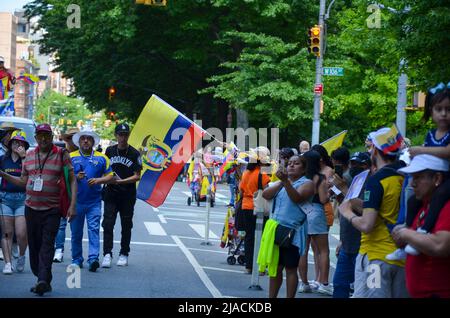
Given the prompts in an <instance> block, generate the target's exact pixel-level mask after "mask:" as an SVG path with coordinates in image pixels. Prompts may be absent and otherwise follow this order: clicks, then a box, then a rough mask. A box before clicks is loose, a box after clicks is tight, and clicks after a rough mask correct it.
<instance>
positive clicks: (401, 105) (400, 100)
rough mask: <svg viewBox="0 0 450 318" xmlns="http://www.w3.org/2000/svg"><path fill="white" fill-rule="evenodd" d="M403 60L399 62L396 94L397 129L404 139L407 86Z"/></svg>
mask: <svg viewBox="0 0 450 318" xmlns="http://www.w3.org/2000/svg"><path fill="white" fill-rule="evenodd" d="M405 64H406V61H405V59H401V60H400V76H399V78H398V93H397V121H396V123H397V128H398V130H399V132H400V133H401V134H402V136H403V137H406V111H405V107H406V100H407V93H406V85H407V84H408V76H407V75H406V74H405V72H403V67H404V66H405Z"/></svg>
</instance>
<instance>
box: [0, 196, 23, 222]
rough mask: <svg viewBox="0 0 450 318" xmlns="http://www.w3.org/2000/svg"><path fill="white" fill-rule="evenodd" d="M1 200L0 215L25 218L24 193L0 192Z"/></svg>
mask: <svg viewBox="0 0 450 318" xmlns="http://www.w3.org/2000/svg"><path fill="white" fill-rule="evenodd" d="M0 198H1V200H2V203H1V208H2V210H1V211H0V215H3V216H12V217H16V216H25V192H0Z"/></svg>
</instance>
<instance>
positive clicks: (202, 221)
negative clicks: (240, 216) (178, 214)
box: [166, 218, 223, 225]
mask: <svg viewBox="0 0 450 318" xmlns="http://www.w3.org/2000/svg"><path fill="white" fill-rule="evenodd" d="M166 220H172V221H182V222H200V223H205V220H187V219H178V218H166ZM209 224H219V225H223V222H211V221H210V222H209Z"/></svg>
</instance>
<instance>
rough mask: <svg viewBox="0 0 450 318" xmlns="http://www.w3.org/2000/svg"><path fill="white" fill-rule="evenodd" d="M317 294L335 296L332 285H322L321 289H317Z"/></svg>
mask: <svg viewBox="0 0 450 318" xmlns="http://www.w3.org/2000/svg"><path fill="white" fill-rule="evenodd" d="M317 292H318V293H319V294H324V295H328V296H333V287H332V286H331V285H330V284H328V285H324V284H320V285H319V288H317Z"/></svg>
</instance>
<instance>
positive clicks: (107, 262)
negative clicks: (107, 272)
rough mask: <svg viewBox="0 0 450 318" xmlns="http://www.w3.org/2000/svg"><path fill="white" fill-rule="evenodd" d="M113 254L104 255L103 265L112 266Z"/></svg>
mask: <svg viewBox="0 0 450 318" xmlns="http://www.w3.org/2000/svg"><path fill="white" fill-rule="evenodd" d="M111 261H112V256H111V254H109V253H108V254H106V255H105V256H103V261H102V267H104V268H110V267H111Z"/></svg>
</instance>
